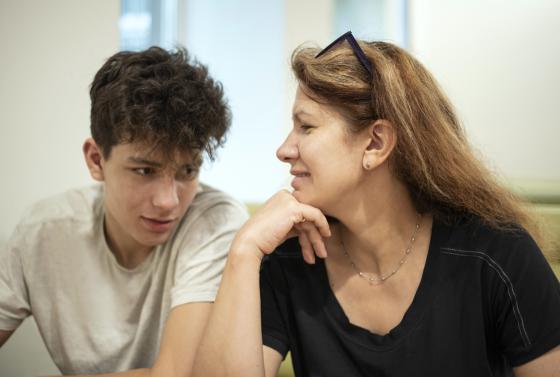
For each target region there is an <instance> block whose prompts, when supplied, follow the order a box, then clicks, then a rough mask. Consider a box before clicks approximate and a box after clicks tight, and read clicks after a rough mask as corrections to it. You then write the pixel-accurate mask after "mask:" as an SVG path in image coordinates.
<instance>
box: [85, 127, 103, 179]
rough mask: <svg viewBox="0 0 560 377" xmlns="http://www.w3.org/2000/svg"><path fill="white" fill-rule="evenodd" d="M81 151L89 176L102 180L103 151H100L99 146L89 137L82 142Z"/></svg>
mask: <svg viewBox="0 0 560 377" xmlns="http://www.w3.org/2000/svg"><path fill="white" fill-rule="evenodd" d="M82 151H83V152H84V158H85V160H86V164H87V167H88V170H89V174H90V175H91V177H92V178H93V179H95V180H96V181H103V180H104V179H105V176H104V174H103V165H102V161H103V153H101V148H99V146H98V145H97V143H96V142H95V140H93V139H92V138H91V137H90V138H87V139H86V141H85V142H84V145H83V147H82Z"/></svg>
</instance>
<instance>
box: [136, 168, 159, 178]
mask: <svg viewBox="0 0 560 377" xmlns="http://www.w3.org/2000/svg"><path fill="white" fill-rule="evenodd" d="M132 171H133V172H135V173H136V174H138V175H142V176H145V175H151V174H154V169H153V168H135V169H132Z"/></svg>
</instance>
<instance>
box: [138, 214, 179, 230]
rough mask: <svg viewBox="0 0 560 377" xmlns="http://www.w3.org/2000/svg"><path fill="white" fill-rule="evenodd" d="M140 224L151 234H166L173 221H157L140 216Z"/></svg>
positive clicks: (156, 219)
mask: <svg viewBox="0 0 560 377" xmlns="http://www.w3.org/2000/svg"><path fill="white" fill-rule="evenodd" d="M141 219H142V223H143V224H144V225H145V226H146V227H147V228H148V229H149V230H151V231H153V232H158V233H159V232H161V233H163V232H167V231H168V230H170V229H171V228H173V226H174V225H175V222H176V220H175V219H158V218H151V217H145V216H141Z"/></svg>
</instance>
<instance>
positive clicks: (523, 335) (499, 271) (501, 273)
mask: <svg viewBox="0 0 560 377" xmlns="http://www.w3.org/2000/svg"><path fill="white" fill-rule="evenodd" d="M441 249H442V252H443V253H446V254H452V255H458V256H472V257H475V258H479V259H481V260H483V261H485V262H486V263H488V265H489V266H490V267H492V269H493V270H494V271H496V273H497V274H498V276H499V277H500V279H502V282H503V283H504V284H505V285H506V288H507V292H508V296H509V298H510V300H511V301H512V306H513V314H514V315H515V319H516V321H517V328H518V330H519V333H520V334H521V339H523V343H525V347H529V346H530V345H531V340H530V339H529V335H528V334H527V330H526V329H525V322H524V321H523V316H522V315H521V311H520V310H519V306H518V304H517V296H516V295H515V290H514V289H513V284H512V283H511V280H510V279H509V277H508V275H507V274H506V273H505V271H504V270H503V269H502V267H501V266H500V265H499V264H498V263H496V261H495V260H494V259H492V258H491V257H490V256H489V255H488V254H485V253H482V252H480V251H470V250H459V249H453V248H449V247H442V248H441Z"/></svg>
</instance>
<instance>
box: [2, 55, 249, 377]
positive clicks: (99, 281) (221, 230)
mask: <svg viewBox="0 0 560 377" xmlns="http://www.w3.org/2000/svg"><path fill="white" fill-rule="evenodd" d="M90 96H91V135H92V137H91V138H88V139H87V140H86V141H85V143H84V145H83V153H84V157H85V160H86V163H87V166H88V169H89V172H90V174H91V176H92V177H93V179H94V180H96V181H99V182H101V184H98V185H96V186H93V187H88V188H83V189H76V190H71V191H68V192H66V193H64V194H62V195H59V196H57V197H54V198H51V199H48V200H44V201H42V202H40V203H38V204H36V205H35V206H34V207H32V208H31V210H30V211H29V212H28V213H27V215H26V216H25V217H24V219H23V221H21V223H20V224H19V225H18V226H17V228H16V229H15V231H14V233H13V235H12V237H11V239H10V240H9V241H8V242H7V244H6V245H4V246H3V247H2V250H0V345H2V344H3V343H4V342H5V341H6V340H7V339H8V337H9V336H10V335H11V334H12V332H13V331H14V330H15V329H16V328H17V327H18V326H19V325H20V323H21V322H22V321H23V320H24V319H25V318H26V317H27V316H30V315H33V317H34V318H35V321H36V322H37V325H38V328H39V331H40V333H41V335H42V337H43V340H44V341H45V344H46V346H47V349H48V351H49V353H50V355H51V356H52V358H53V360H54V362H55V364H56V365H57V366H58V367H59V368H60V371H61V372H62V373H63V374H98V373H113V372H122V373H116V375H118V376H165V377H167V376H169V377H172V376H188V375H189V374H190V369H191V366H192V363H193V360H194V357H195V353H196V349H197V346H198V343H199V341H200V339H201V336H202V332H203V330H204V327H205V325H206V321H207V318H208V315H209V312H210V310H211V307H212V302H213V301H214V298H215V295H216V292H217V289H218V285H219V282H220V279H221V273H222V269H223V267H224V263H225V258H226V254H227V251H228V249H229V244H230V242H231V240H232V238H233V236H234V234H235V232H236V231H237V230H238V228H239V227H240V226H241V224H242V223H243V222H244V221H245V220H246V218H247V215H246V211H245V209H244V208H243V207H242V206H241V205H240V204H239V203H237V202H235V201H234V200H233V199H232V198H230V197H229V196H227V195H226V194H224V193H222V192H220V191H217V190H215V189H212V188H210V187H208V186H206V185H204V184H202V183H199V181H198V171H199V168H200V165H201V163H202V160H203V158H204V155H207V156H208V157H209V158H210V159H212V158H213V156H214V153H215V150H216V148H217V147H219V146H220V145H221V144H222V143H223V141H224V136H225V134H226V131H227V130H228V128H229V125H230V120H231V116H230V112H229V109H228V106H227V104H226V102H225V99H224V95H223V91H222V87H221V85H220V84H219V83H217V82H215V81H214V80H213V79H212V78H211V77H210V76H208V72H207V69H206V67H204V66H203V65H200V64H198V63H193V62H191V61H190V60H189V57H188V54H187V52H186V51H185V50H182V49H179V50H178V51H176V52H173V53H170V52H167V51H165V50H162V49H160V48H156V47H152V48H150V49H148V50H146V51H143V52H120V53H117V54H115V55H114V56H112V57H111V58H109V60H108V61H107V62H106V63H105V64H104V65H103V66H102V67H101V69H100V70H99V71H98V72H97V74H96V76H95V79H94V81H93V83H92V85H91V91H90ZM139 368H145V369H139ZM132 369H134V370H132ZM110 376H113V374H110Z"/></svg>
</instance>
